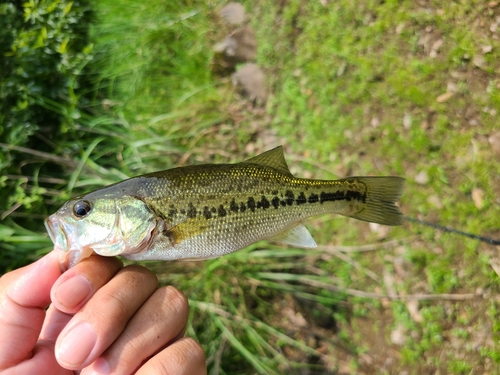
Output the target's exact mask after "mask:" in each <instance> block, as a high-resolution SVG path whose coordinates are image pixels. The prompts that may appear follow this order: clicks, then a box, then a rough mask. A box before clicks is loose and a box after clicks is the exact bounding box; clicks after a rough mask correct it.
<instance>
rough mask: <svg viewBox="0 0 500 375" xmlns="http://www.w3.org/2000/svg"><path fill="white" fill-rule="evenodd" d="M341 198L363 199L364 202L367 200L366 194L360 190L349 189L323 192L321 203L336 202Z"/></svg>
mask: <svg viewBox="0 0 500 375" xmlns="http://www.w3.org/2000/svg"><path fill="white" fill-rule="evenodd" d="M340 200H346V201H352V200H357V201H362V202H363V203H364V202H365V200H366V195H365V194H361V193H360V192H359V191H352V190H347V191H345V192H344V191H339V190H337V191H336V192H334V193H325V192H322V193H321V194H320V196H319V202H320V203H323V202H334V201H340Z"/></svg>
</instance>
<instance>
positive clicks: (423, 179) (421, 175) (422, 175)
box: [415, 171, 429, 185]
mask: <svg viewBox="0 0 500 375" xmlns="http://www.w3.org/2000/svg"><path fill="white" fill-rule="evenodd" d="M415 182H416V183H417V184H420V185H425V184H427V183H428V182H429V175H428V174H427V172H426V171H420V172H418V174H417V175H416V176H415Z"/></svg>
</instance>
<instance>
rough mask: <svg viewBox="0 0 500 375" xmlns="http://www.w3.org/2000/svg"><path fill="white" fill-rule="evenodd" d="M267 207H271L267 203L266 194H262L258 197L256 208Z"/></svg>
mask: <svg viewBox="0 0 500 375" xmlns="http://www.w3.org/2000/svg"><path fill="white" fill-rule="evenodd" d="M269 207H271V203H269V201H268V200H267V198H266V196H265V195H263V196H262V197H261V198H260V201H258V202H257V208H263V209H268V208H269Z"/></svg>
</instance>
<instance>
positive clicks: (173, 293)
mask: <svg viewBox="0 0 500 375" xmlns="http://www.w3.org/2000/svg"><path fill="white" fill-rule="evenodd" d="M164 290H165V294H166V298H165V301H166V302H167V303H168V304H169V305H170V306H172V308H174V309H175V310H176V312H177V313H178V314H183V315H184V314H186V315H187V312H188V311H189V304H188V299H187V297H186V296H185V295H184V293H182V292H181V291H180V290H179V289H177V288H175V287H173V286H170V285H169V286H166V287H164Z"/></svg>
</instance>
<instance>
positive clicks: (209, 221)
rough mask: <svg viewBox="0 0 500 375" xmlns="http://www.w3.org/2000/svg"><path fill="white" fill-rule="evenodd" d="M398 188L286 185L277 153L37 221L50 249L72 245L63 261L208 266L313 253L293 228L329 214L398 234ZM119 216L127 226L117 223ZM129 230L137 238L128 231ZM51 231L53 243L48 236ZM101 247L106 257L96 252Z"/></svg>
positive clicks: (374, 183) (181, 173)
mask: <svg viewBox="0 0 500 375" xmlns="http://www.w3.org/2000/svg"><path fill="white" fill-rule="evenodd" d="M403 185H404V179H402V178H400V177H392V176H389V177H349V178H345V179H341V180H337V181H327V180H310V179H302V178H296V177H294V176H293V175H292V174H291V173H290V171H289V169H288V166H287V164H286V161H285V159H284V155H283V150H282V148H281V147H278V148H276V149H273V150H270V151H267V152H265V153H263V154H261V155H258V156H256V157H254V158H251V159H248V160H246V161H244V162H241V163H237V164H207V165H197V166H187V167H180V168H174V169H170V170H166V171H162V172H155V173H151V174H147V175H143V176H139V177H135V178H131V179H129V180H125V181H123V182H120V183H117V184H114V185H111V186H108V187H106V188H103V189H99V190H96V191H94V192H92V193H89V194H86V195H83V196H79V197H76V198H74V199H72V200H70V201H69V202H67V203H66V204H65V206H63V208H61V210H59V211H58V212H57V213H56V214H54V215H52V216H51V217H50V218H49V219H48V220H47V228H48V230H49V233H51V238H53V240H55V239H56V240H57V239H58V238H59V244H60V247H61V248H62V250H66V251H67V249H64V243H63V242H64V241H63V240H64V237H65V238H66V242H68V241H67V239H68V238H72V239H75V238H76V239H78V240H76V241H77V242H78V241H79V244H76V245H75V244H73V246H69V247H68V246H67V247H68V248H71V249H73V251H78V250H81V252H82V253H85V252H86V253H88V252H89V251H90V250H89V249H92V250H93V251H96V252H98V251H97V250H96V248H99V254H101V255H122V256H124V257H126V258H129V259H135V260H145V259H164V260H176V259H208V258H214V257H218V256H221V255H224V254H228V253H231V252H233V251H236V250H238V249H241V248H243V247H245V246H248V245H250V244H252V243H254V242H256V241H259V240H263V239H270V240H275V241H280V242H284V243H289V244H292V245H297V246H303V247H314V246H315V242H314V240H313V239H312V237H311V235H310V234H309V232H308V231H307V229H306V228H305V227H304V226H303V225H302V224H301V223H302V222H303V221H304V220H305V219H306V218H308V217H311V216H315V215H319V214H324V213H336V214H340V215H344V216H350V217H353V218H356V219H360V220H365V221H371V222H377V223H381V224H386V225H399V224H401V222H402V215H401V212H400V211H399V209H398V208H397V206H396V205H395V204H394V203H395V202H396V201H397V200H398V199H399V197H400V195H401V193H402V190H403ZM87 205H88V207H89V210H88V212H86V211H85V210H83V211H81V210H80V211H81V212H80V213H84V211H85V215H84V216H83V217H75V207H77V206H78V207H84V208H86V207H87ZM99 207H100V208H99ZM127 207H128V208H127ZM130 207H132V208H130ZM113 210H114V212H115V213H116V215H119V220H118V221H117V222H118V224H115V227H116V225H119V226H120V230H119V231H118V230H117V229H116V228H114V227H113V226H112V225H111V220H107V221H109V223H110V224H109V228H108V229H107V230H109V232H110V233H112V234H113V235H111V234H110V235H109V236H107V237H106V236H104V233H105V232H106V230H105V229H103V228H102V227H103V220H102V219H99V215H102V214H103V212H104V211H106V215H108V216H109V215H110V212H113ZM127 210H128V211H131V212H134V214H133V215H134V216H135V217H133V218H131V217H125V215H123V213H124V212H127ZM129 216H130V215H129ZM96 225H98V226H99V227H98V228H94V230H90V229H89V228H92V227H95V226H96ZM134 225H136V226H137V227H138V229H135V230H134V229H131V228H132V227H133V226H134ZM56 227H57V230H62V231H63V232H64V233H63V235H60V234H56V233H54V232H55V231H56ZM124 227H126V229H123V228H124ZM78 232H80V235H79V234H78ZM92 232H95V233H99V234H100V236H99V238H92V237H93V235H92ZM94 237H95V236H94ZM60 238H63V240H61V239H60ZM74 241H75V240H73V242H74ZM54 242H56V244H57V241H54ZM106 243H108V244H109V246H110V248H111V249H112V250H113V251H112V254H111V253H110V252H109V251H108V252H107V251H106ZM130 244H134V245H133V246H131V245H130ZM75 249H76V250H75ZM119 250H120V251H119ZM72 258H75V259H79V258H81V255H80V254H76V256H73V257H72Z"/></svg>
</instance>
